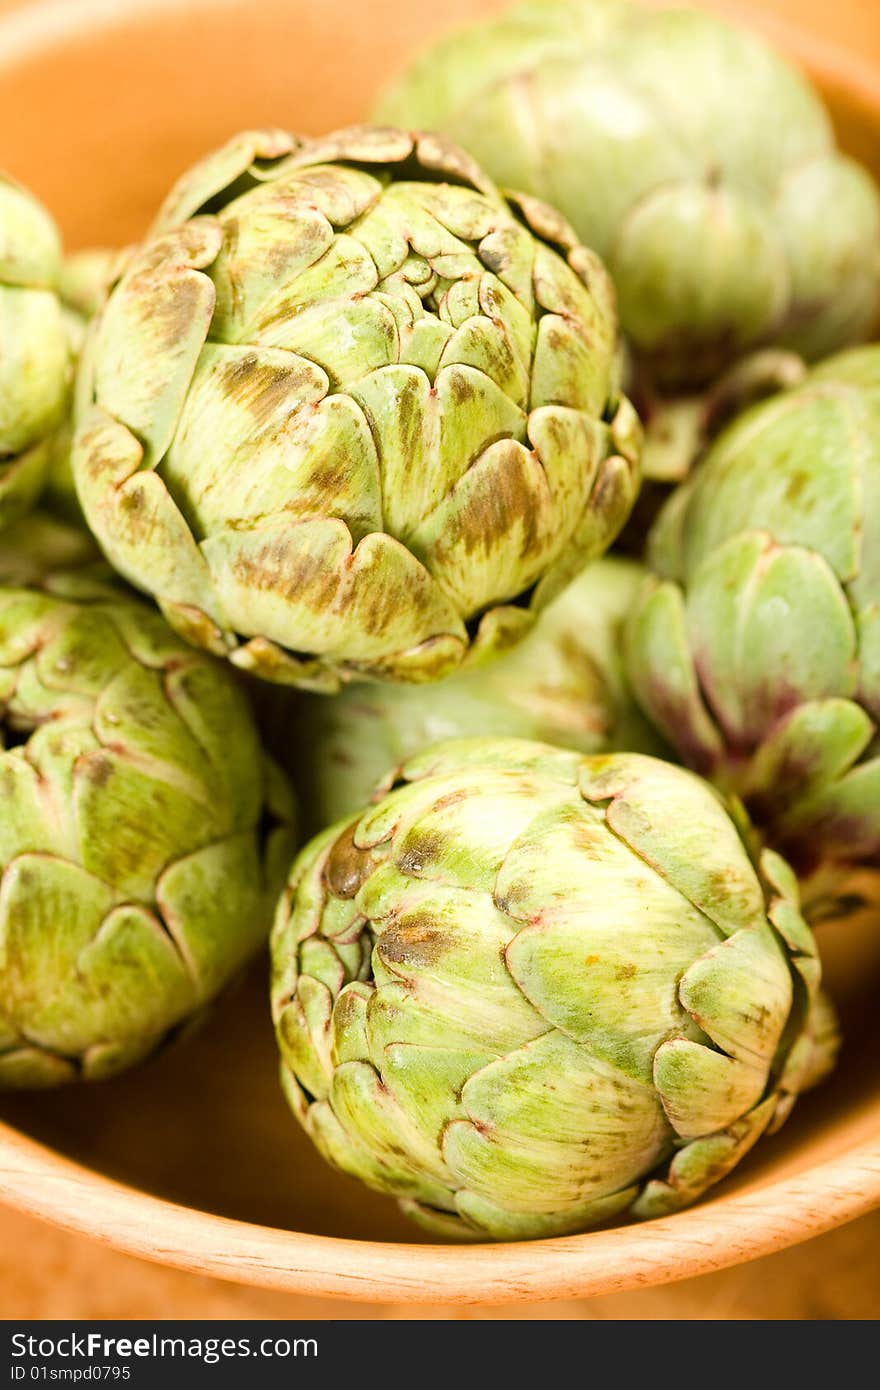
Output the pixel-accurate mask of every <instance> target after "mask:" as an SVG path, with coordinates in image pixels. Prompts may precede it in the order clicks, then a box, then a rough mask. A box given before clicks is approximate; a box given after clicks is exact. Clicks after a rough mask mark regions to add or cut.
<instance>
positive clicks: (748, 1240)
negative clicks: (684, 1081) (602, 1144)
mask: <svg viewBox="0 0 880 1390" xmlns="http://www.w3.org/2000/svg"><path fill="white" fill-rule="evenodd" d="M661 2H662V0H661ZM235 3H236V0H187V4H188V5H189V6H190V7H191V8H193V9H199V8H208V7H210V6H217V5H221V6H223V7H232V5H233V4H235ZM648 3H649V4H654V5H656V4H657V3H658V0H648ZM667 3H669V0H667ZM178 5H179V0H128V3H127V4H126V5H125V6H124V7H120V6H119V5H118V4H117V3H116V0H76V3H73V0H34V3H31V4H28V5H26V6H24V7H15V8H12V9H9V8H5V9H3V10H2V11H0V75H2V72H3V71H4V70H7V71H8V70H10V69H13V68H14V67H15V66H16V65H17V64H19V63H21V62H23V61H24V62H26V61H27V60H28V59H29V58H32V57H34V56H36V55H37V54H38V53H40V52H46V51H49V50H51V49H53V48H56V47H58V46H61V45H63V44H64V43H65V42H66V41H68V40H70V39H73V38H76V37H77V36H79V35H81V34H82V33H83V31H84V28H85V27H86V26H93V27H94V28H95V29H100V30H102V31H106V30H108V29H111V28H120V29H121V28H124V27H125V26H126V25H127V24H128V23H129V22H131V21H132V20H136V19H138V18H141V17H144V16H147V15H150V14H155V15H160V14H163V13H165V14H168V13H169V12H172V11H173V10H174V9H176V8H177V7H178ZM722 12H726V13H727V14H728V15H729V16H730V17H731V18H733V19H734V20H738V21H746V22H748V21H749V20H751V22H752V23H753V25H754V26H755V27H756V28H757V29H758V30H759V31H760V32H762V33H763V34H764V35H765V36H766V37H767V38H768V40H769V41H770V42H771V43H774V44H776V45H777V46H778V47H779V48H780V49H781V50H782V51H784V52H786V53H788V54H789V55H790V56H791V57H792V58H793V59H794V60H795V61H797V62H799V63H800V64H801V66H802V67H803V68H804V69H805V70H806V71H807V73H808V74H809V75H810V76H812V77H813V78H814V79H816V80H817V81H818V82H819V84H820V86H821V87H822V88H823V89H824V91H825V92H826V93H827V94H832V93H834V94H835V95H843V96H845V98H846V101H847V103H848V104H849V106H850V107H851V108H852V109H853V110H857V111H859V112H860V113H863V114H864V116H865V117H866V118H867V117H872V118H873V120H874V122H875V123H876V125H877V126H878V127H880V84H878V71H877V68H876V66H875V65H873V64H871V63H869V62H867V61H865V60H864V59H863V58H861V57H860V56H859V55H858V54H856V53H850V52H849V51H848V50H847V49H845V48H842V47H841V46H839V45H836V44H835V43H834V42H832V41H826V40H825V39H824V38H818V37H817V36H815V35H813V34H811V33H809V32H808V31H806V30H805V29H804V28H802V27H801V26H799V25H798V24H796V23H794V22H792V21H790V20H787V19H784V18H783V17H781V16H779V15H774V14H771V13H768V12H767V11H766V10H762V9H761V8H760V7H759V5H758V4H757V3H756V0H724V3H723V6H722ZM0 1201H2V1202H4V1203H6V1204H7V1205H8V1206H10V1207H12V1208H14V1209H16V1210H19V1211H21V1212H23V1213H26V1214H28V1215H31V1216H34V1217H36V1218H39V1219H41V1220H43V1221H46V1222H49V1223H51V1224H53V1225H55V1226H58V1227H61V1228H62V1229H64V1230H67V1231H70V1232H73V1233H77V1234H81V1235H85V1236H89V1237H91V1238H92V1239H95V1240H97V1241H99V1242H101V1243H103V1244H105V1245H107V1246H109V1247H111V1248H113V1249H115V1250H119V1251H122V1252H124V1253H127V1254H131V1255H136V1256H139V1257H141V1258H143V1259H147V1260H151V1261H153V1262H155V1263H157V1264H162V1265H166V1266H171V1267H173V1268H176V1269H180V1270H184V1271H189V1272H191V1273H196V1274H202V1275H209V1276H212V1277H214V1278H219V1279H225V1280H228V1281H231V1282H233V1283H246V1284H250V1285H254V1286H258V1287H263V1288H269V1289H277V1290H282V1291H286V1292H290V1293H299V1294H308V1295H314V1296H323V1297H332V1298H339V1299H346V1300H350V1301H360V1302H374V1301H376V1302H383V1301H393V1302H397V1303H416V1304H417V1303H428V1302H430V1303H443V1304H467V1303H471V1304H473V1303H495V1304H500V1303H514V1302H520V1301H524V1300H540V1299H558V1298H571V1297H587V1296H592V1295H596V1294H603V1293H612V1292H624V1291H627V1290H635V1289H639V1288H645V1287H648V1286H651V1285H658V1284H665V1283H672V1282H676V1281H678V1280H681V1279H687V1278H692V1277H695V1276H698V1275H701V1274H707V1273H711V1272H713V1271H716V1270H720V1269H724V1268H728V1267H730V1266H732V1265H735V1264H738V1263H740V1262H742V1261H745V1260H750V1259H755V1258H758V1257H760V1256H762V1255H768V1254H771V1253H773V1252H774V1251H777V1250H781V1249H783V1248H785V1247H788V1246H791V1245H796V1244H799V1243H801V1242H803V1241H806V1240H809V1239H811V1238H812V1237H813V1236H817V1235H821V1234H822V1233H823V1232H825V1231H829V1230H831V1229H832V1228H834V1227H836V1226H840V1225H843V1224H844V1223H845V1222H847V1221H852V1220H854V1219H855V1218H857V1217H859V1216H862V1215H865V1214H866V1213H867V1212H869V1211H871V1210H873V1209H874V1208H876V1207H878V1206H880V1132H878V1133H877V1134H875V1135H873V1136H872V1137H870V1138H868V1139H863V1140H861V1141H860V1142H859V1143H857V1144H855V1145H853V1146H852V1147H850V1148H849V1149H847V1150H846V1151H845V1152H843V1153H839V1154H837V1155H836V1156H834V1157H833V1158H830V1159H825V1160H823V1161H820V1162H817V1163H813V1164H811V1165H809V1166H807V1167H804V1168H802V1169H801V1170H800V1171H798V1172H796V1173H794V1174H793V1175H790V1176H787V1177H783V1178H777V1179H775V1180H771V1181H768V1182H764V1183H759V1184H757V1185H752V1186H751V1187H749V1188H746V1189H745V1190H739V1191H736V1190H735V1191H733V1192H730V1193H725V1191H724V1190H723V1188H722V1189H721V1190H720V1191H719V1190H716V1192H715V1193H714V1194H713V1195H712V1197H711V1198H709V1199H708V1200H706V1201H704V1202H702V1203H700V1204H698V1205H697V1206H694V1207H691V1208H690V1209H688V1210H687V1211H684V1212H679V1213H677V1214H676V1215H674V1216H670V1217H663V1218H660V1219H657V1220H654V1221H647V1222H642V1223H639V1224H638V1225H631V1226H621V1227H615V1228H613V1229H609V1230H603V1231H593V1232H586V1233H584V1234H582V1235H575V1236H565V1237H560V1238H555V1239H542V1240H535V1241H519V1242H512V1243H506V1244H491V1245H490V1244H480V1245H453V1244H449V1245H438V1244H403V1243H400V1242H390V1241H389V1242H382V1241H370V1240H352V1239H347V1238H344V1237H338V1236H323V1235H312V1234H306V1233H303V1232H297V1231H287V1230H282V1229H280V1228H276V1227H270V1226H262V1225H257V1224H253V1223H250V1222H246V1221H241V1220H236V1219H233V1218H230V1217H224V1216H218V1215H215V1214H213V1213H211V1212H207V1211H202V1210H199V1209H196V1208H191V1207H186V1206H182V1205H180V1204H178V1203H175V1202H172V1201H169V1200H167V1199H165V1198H161V1197H157V1196H155V1195H153V1194H150V1193H146V1192H144V1191H142V1190H139V1189H137V1188H135V1187H132V1186H129V1185H126V1184H124V1183H122V1182H119V1181H117V1180H115V1179H113V1178H109V1177H107V1176H105V1175H104V1174H102V1173H100V1172H98V1171H97V1170H94V1169H91V1168H88V1167H87V1166H85V1165H83V1164H80V1163H78V1162H76V1161H74V1160H72V1159H70V1158H67V1157H65V1156H63V1155H62V1154H61V1153H58V1152H55V1151H54V1150H52V1149H51V1148H49V1147H47V1146H45V1145H43V1144H41V1143H39V1142H37V1141H36V1140H34V1139H32V1138H30V1137H29V1136H27V1135H25V1134H24V1133H22V1132H21V1131H19V1130H17V1129H15V1128H13V1127H12V1126H10V1125H7V1124H5V1123H2V1122H0Z"/></svg>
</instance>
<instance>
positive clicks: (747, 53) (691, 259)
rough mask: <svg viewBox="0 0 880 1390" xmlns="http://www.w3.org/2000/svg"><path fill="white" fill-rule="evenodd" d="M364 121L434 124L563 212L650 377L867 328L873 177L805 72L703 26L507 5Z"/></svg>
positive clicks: (591, 1)
mask: <svg viewBox="0 0 880 1390" xmlns="http://www.w3.org/2000/svg"><path fill="white" fill-rule="evenodd" d="M378 115H379V116H380V118H381V119H386V120H392V121H395V122H397V123H400V124H404V125H414V126H421V127H426V128H431V129H436V130H442V131H444V132H445V133H446V134H447V135H449V136H450V137H451V138H452V139H455V140H457V141H459V142H460V143H461V144H462V145H464V146H465V147H466V148H467V149H468V150H470V152H471V153H472V154H473V155H474V156H475V157H476V158H477V159H479V160H480V161H481V163H482V164H483V165H484V166H485V168H486V169H487V170H488V172H489V173H490V175H491V176H492V177H493V178H495V179H496V180H497V181H498V182H499V183H500V184H501V185H502V186H507V187H511V188H520V189H524V190H526V191H527V192H529V193H532V194H535V195H537V196H539V197H542V198H546V199H547V200H548V201H549V202H551V203H553V204H554V205H555V206H556V207H558V208H559V209H560V211H561V212H562V213H563V214H564V215H565V216H566V217H567V218H569V220H570V221H571V223H572V225H573V226H574V228H575V230H576V232H577V234H578V235H579V236H580V238H581V240H582V241H584V242H586V244H587V245H588V246H591V247H592V248H593V249H594V250H595V251H596V252H597V253H598V254H599V255H600V256H602V257H603V258H604V260H605V262H606V264H607V265H608V268H609V270H610V271H611V274H612V276H613V278H614V280H615V282H616V285H617V290H618V295H619V300H620V316H621V323H622V326H623V329H624V332H625V333H626V334H627V335H628V337H629V338H630V340H631V342H632V344H633V346H634V348H635V350H636V352H637V353H638V354H639V356H640V357H641V358H642V360H643V362H644V363H646V364H647V365H648V366H649V368H650V370H651V371H652V373H653V374H654V375H655V376H656V378H657V379H658V380H660V381H662V382H664V383H674V384H700V383H701V382H704V381H708V380H710V379H711V378H712V377H713V376H715V375H717V374H718V373H719V372H720V371H721V370H723V369H724V368H725V367H726V366H727V365H729V364H730V363H731V362H732V361H733V360H734V359H735V358H737V357H738V356H739V355H740V354H741V353H743V352H745V351H747V350H749V349H750V348H751V347H753V346H755V345H757V344H762V343H778V344H782V345H785V346H788V347H791V348H793V349H794V350H795V351H797V352H799V353H801V354H803V355H805V356H807V357H809V358H810V359H815V358H818V357H822V356H824V355H825V354H827V353H831V352H834V351H836V350H837V349H838V348H841V347H844V346H846V345H848V344H849V343H852V342H856V341H858V340H860V339H862V338H864V337H867V335H868V332H869V330H870V329H871V327H872V325H873V323H874V322H875V320H876V317H877V311H878V306H880V197H878V192H877V189H876V186H875V185H874V183H873V181H872V180H871V178H870V177H869V175H868V174H867V173H866V171H865V170H864V169H863V168H861V167H860V166H859V165H857V164H856V163H854V162H853V161H852V160H850V159H847V158H845V157H843V156H842V155H841V154H839V153H838V151H837V149H836V148H835V143H834V135H833V131H832V127H831V122H830V120H829V117H828V115H827V113H826V111H825V109H824V107H823V105H822V103H821V101H820V100H819V98H818V96H817V95H816V94H815V93H814V92H813V91H812V89H811V88H810V86H809V84H808V83H807V82H806V81H805V79H804V78H803V77H801V76H800V74H799V73H797V72H796V71H795V70H793V69H792V68H791V67H790V66H789V65H788V64H787V63H786V62H784V61H783V60H782V59H781V58H779V57H778V56H777V55H776V54H775V53H773V52H772V51H771V50H770V49H769V48H768V47H767V46H766V44H765V43H764V42H763V41H762V40H761V39H760V38H758V37H756V36H755V35H754V34H750V33H747V32H744V31H742V30H740V29H737V28H735V27H732V26H731V25H729V24H727V23H725V22H723V21H722V20H720V19H718V18H716V17H714V16H713V15H710V14H704V13H701V12H699V11H695V10H665V11H660V12H656V13H649V14H646V13H645V12H644V10H643V9H642V8H641V6H631V5H627V4H624V3H621V0H575V3H572V0H550V2H549V3H543V4H541V3H528V4H525V5H519V6H516V7H515V8H514V9H512V10H509V11H506V12H505V13H503V14H502V15H500V16H499V17H493V18H490V19H488V20H484V21H483V22H482V23H481V24H479V25H477V26H475V27H473V28H470V29H467V30H465V31H463V32H461V33H458V34H453V35H452V36H451V37H449V38H447V39H445V40H441V42H440V43H438V44H435V45H434V46H433V47H432V48H430V49H429V50H428V51H427V52H426V53H425V54H424V55H423V56H422V57H421V58H420V59H418V60H417V61H416V62H415V63H414V64H413V65H412V66H411V67H410V68H409V70H408V71H407V72H405V73H404V74H403V76H402V77H401V78H400V79H399V80H398V81H397V82H396V84H394V85H393V86H392V87H391V88H390V89H389V90H388V91H387V92H386V93H385V95H384V97H383V98H382V99H381V100H380V103H379V107H378Z"/></svg>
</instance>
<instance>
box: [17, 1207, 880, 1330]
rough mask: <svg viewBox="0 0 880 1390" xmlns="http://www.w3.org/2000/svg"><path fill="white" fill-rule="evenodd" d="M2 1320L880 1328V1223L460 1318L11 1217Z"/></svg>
mask: <svg viewBox="0 0 880 1390" xmlns="http://www.w3.org/2000/svg"><path fill="white" fill-rule="evenodd" d="M0 1317H2V1318H7V1319H9V1318H145V1319H166V1318H175V1317H183V1318H212V1319H215V1318H216V1319H223V1318H246V1319H255V1318H321V1319H331V1318H345V1319H389V1318H390V1319H396V1318H432V1319H433V1318H436V1319H446V1318H449V1319H454V1318H476V1319H483V1318H492V1319H495V1318H516V1319H522V1318H527V1319H555V1318H565V1319H584V1320H589V1319H593V1318H598V1319H641V1318H647V1319H688V1320H693V1319H797V1320H803V1319H835V1320H836V1319H857V1318H858V1319H870V1318H877V1317H880V1212H874V1213H872V1214H871V1215H870V1216H866V1217H863V1218H862V1219H861V1220H859V1221H854V1222H853V1223H852V1224H850V1225H848V1226H842V1227H840V1228H839V1229H838V1230H836V1231H831V1232H830V1233H829V1234H828V1235H825V1236H819V1237H818V1238H817V1239H816V1240H812V1241H810V1242H809V1243H808V1244H807V1245H801V1246H798V1247H796V1248H795V1249H792V1250H785V1251H782V1252H781V1253H780V1254H778V1255H770V1256H768V1257H767V1258H765V1259H763V1260H755V1261H753V1262H752V1263H750V1264H745V1265H739V1266H738V1267H737V1268H736V1269H730V1270H725V1271H723V1272H721V1273H719V1274H710V1275H706V1276H704V1277H703V1278H701V1279H689V1280H686V1281H685V1282H684V1283H681V1284H675V1285H670V1286H668V1287H665V1288H655V1289H645V1290H642V1291H641V1292H639V1293H626V1294H609V1295H603V1296H600V1297H598V1298H591V1299H561V1300H556V1301H554V1302H550V1303H522V1304H516V1305H513V1306H509V1307H497V1306H492V1305H488V1304H485V1305H479V1306H476V1307H471V1308H458V1309H456V1308H449V1307H440V1306H437V1305H426V1306H423V1305H412V1304H389V1303H363V1304H354V1303H344V1302H339V1301H337V1300H335V1299H333V1300H331V1299H321V1298H304V1297H302V1296H296V1295H292V1294H283V1293H274V1292H270V1291H267V1290H263V1289H254V1288H244V1287H240V1286H236V1285H232V1284H226V1283H221V1282H219V1281H218V1280H214V1279H205V1278H202V1277H200V1276H198V1275H193V1274H183V1273H181V1272H179V1271H178V1270H171V1269H162V1268H159V1267H157V1266H156V1265H151V1264H147V1263H145V1262H144V1261H142V1260H137V1259H134V1258H133V1257H131V1256H129V1255H120V1254H117V1253H116V1252H114V1251H110V1250H106V1249H104V1248H102V1247H100V1246H96V1245H94V1244H92V1242H91V1241H87V1240H84V1239H83V1238H82V1237H77V1236H71V1235H68V1234H67V1233H66V1232H64V1231H59V1230H58V1229H56V1228H53V1227H50V1226H47V1225H44V1224H43V1223H42V1222H38V1221H35V1220H34V1219H33V1218H32V1217H26V1216H22V1215H20V1214H19V1213H17V1212H6V1213H4V1214H3V1215H2V1216H0Z"/></svg>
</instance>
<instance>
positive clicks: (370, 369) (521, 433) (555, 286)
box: [74, 127, 640, 690]
mask: <svg viewBox="0 0 880 1390" xmlns="http://www.w3.org/2000/svg"><path fill="white" fill-rule="evenodd" d="M93 334H94V336H93V338H92V339H91V341H90V344H89V348H88V352H87V355H86V356H87V361H86V363H85V364H84V370H83V373H82V376H81V382H80V386H81V390H80V401H79V404H80V409H81V412H82V413H81V417H80V421H81V422H80V426H79V429H78V432H77V437H76V440H75V445H74V471H75V475H76V482H77V491H78V494H79V498H80V501H81V503H82V506H83V510H84V512H85V515H86V518H87V520H88V522H89V525H90V527H91V529H92V530H93V531H94V533H95V535H96V536H97V537H98V539H99V541H100V544H101V546H102V549H103V550H104V551H105V553H106V554H107V556H108V557H109V559H110V560H111V561H112V563H113V564H114V565H115V567H116V568H117V569H118V570H119V571H120V572H121V573H122V574H124V575H125V576H126V578H127V579H129V580H130V581H131V582H132V583H134V584H135V585H137V586H138V587H139V588H141V589H145V590H147V591H148V592H149V593H151V594H153V595H154V596H155V597H156V599H157V600H158V602H159V604H160V605H161V607H162V610H163V612H164V613H165V615H166V616H167V618H168V620H169V622H170V623H171V625H172V626H173V627H174V628H176V629H177V630H178V631H179V632H180V633H181V634H182V635H183V636H185V637H186V638H187V639H188V640H190V641H192V642H194V643H195V644H197V645H201V646H204V647H207V648H209V649H210V650H212V651H214V652H216V653H218V654H220V655H225V656H227V657H228V658H229V659H230V660H232V661H233V662H234V663H235V664H237V665H238V666H239V667H241V668H244V669H247V670H250V671H253V672H255V673H256V674H258V675H259V676H262V677H264V678H267V679H269V680H275V681H279V682H282V683H289V684H295V685H306V686H311V687H314V688H318V689H325V690H333V689H335V688H337V686H338V685H339V684H340V682H342V681H345V680H350V679H354V678H364V677H372V678H381V679H393V680H403V681H414V682H418V681H425V680H429V679H435V678H438V677H442V676H444V675H446V674H449V673H450V672H452V671H453V670H454V669H456V668H457V667H458V666H459V665H460V664H461V663H462V661H463V660H464V659H465V658H466V657H467V658H468V659H470V660H476V658H477V656H478V655H484V654H488V653H490V652H493V651H495V650H497V649H499V648H501V647H503V646H504V645H506V644H509V643H510V642H512V641H513V640H515V639H516V638H517V637H519V636H520V635H521V634H522V633H523V632H524V631H525V630H526V628H527V627H528V625H529V623H530V622H531V621H532V618H533V615H534V613H535V612H536V611H537V610H538V609H539V608H540V607H542V606H543V605H544V604H545V603H546V602H548V601H549V599H550V598H552V597H553V595H554V594H555V593H556V592H557V591H558V590H559V589H561V588H562V587H563V586H564V585H565V584H566V583H567V582H568V581H569V580H570V579H571V578H573V576H574V575H575V574H576V573H577V572H578V571H579V570H580V569H581V568H583V566H584V565H585V563H586V562H587V561H588V560H591V559H592V558H594V557H595V556H598V555H599V554H600V553H601V552H602V551H603V550H604V549H605V548H606V547H607V546H608V545H609V544H610V542H611V540H612V539H613V537H614V536H615V535H616V534H617V532H618V530H619V529H620V527H621V525H622V523H623V521H624V520H625V518H626V515H627V513H628V511H629V509H630V507H631V505H632V502H633V499H634V497H635V493H636V491H637V486H638V466H637V449H638V440H639V433H640V431H639V426H638V421H637V418H636V416H635V412H634V411H633V409H632V407H631V406H630V405H629V403H628V402H627V401H626V400H625V399H622V398H621V397H620V396H619V393H618V391H617V389H616V385H615V378H616V362H617V353H616V336H617V334H616V317H615V311H614V306H613V293H612V289H611V286H610V282H609V281H608V277H607V275H606V273H605V270H604V269H603V267H602V265H601V264H600V262H599V261H598V260H597V258H596V257H595V256H594V255H593V254H592V253H591V252H589V251H587V250H585V249H584V248H583V247H580V246H578V245H577V244H576V243H575V241H574V240H573V238H572V236H571V233H570V230H569V228H568V227H567V225H566V224H565V223H564V222H563V221H562V220H561V219H560V218H559V217H558V216H557V215H556V214H555V213H553V212H552V211H551V210H550V209H548V208H545V207H543V206H542V205H540V204H538V203H536V202H535V201H533V200H531V199H521V200H519V201H518V202H507V201H505V200H504V199H503V198H502V197H501V195H500V194H499V193H498V191H497V190H496V189H495V188H494V186H493V185H492V184H491V183H490V182H489V181H488V180H487V179H486V178H485V176H484V175H483V174H482V173H481V171H480V170H479V169H478V168H477V167H476V166H475V165H474V164H473V163H472V162H471V161H470V159H469V158H468V157H467V156H466V155H464V154H463V153H462V152H461V151H458V150H456V149H455V148H453V147H452V146H449V145H447V144H445V143H444V142H442V141H440V140H438V139H435V138H433V137H430V136H423V137H420V138H415V137H412V136H409V135H406V134H404V133H402V132H398V131H392V130H376V129H370V128H366V127H365V128H357V129H352V130H347V131H342V132H339V133H337V134H335V135H331V136H328V137H327V138H325V139H322V140H319V141H311V142H309V141H306V142H302V141H298V140H296V139H293V138H292V137H289V136H287V135H284V134H282V133H279V132H264V133H258V134H248V135H243V136H240V137H237V138H236V139H234V140H233V141H232V142H231V143H230V144H228V145H227V146H225V147H224V148H223V149H222V150H220V151H218V152H217V153H215V154H214V155H212V156H210V157H209V158H208V159H206V160H205V161H204V162H203V163H201V164H199V165H197V166H196V167H195V168H194V169H193V170H191V171H190V172H189V173H188V174H186V175H184V177H183V178H182V179H181V181H180V182H179V184H178V185H177V187H176V188H175V189H174V190H173V192H172V193H171V195H170V197H169V199H168V200H167V202H166V204H165V206H164V207H163V209H162V211H161V212H160V214H159V217H158V220H157V222H156V224H155V227H154V229H153V232H152V235H151V236H150V237H149V238H148V240H147V242H146V243H145V245H144V247H143V248H142V249H141V251H140V252H138V253H135V254H134V255H133V257H132V258H131V259H130V260H129V262H128V264H127V268H126V269H125V271H124V273H123V274H122V276H121V279H120V280H119V283H118V285H116V287H115V288H114V289H113V290H112V292H111V294H110V297H109V299H108V302H107V304H106V306H105V308H104V310H103V311H102V313H101V314H100V315H99V316H98V319H97V321H96V323H95V326H94V330H93Z"/></svg>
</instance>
